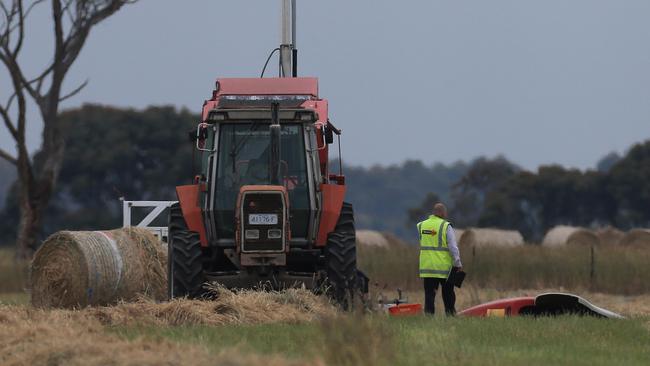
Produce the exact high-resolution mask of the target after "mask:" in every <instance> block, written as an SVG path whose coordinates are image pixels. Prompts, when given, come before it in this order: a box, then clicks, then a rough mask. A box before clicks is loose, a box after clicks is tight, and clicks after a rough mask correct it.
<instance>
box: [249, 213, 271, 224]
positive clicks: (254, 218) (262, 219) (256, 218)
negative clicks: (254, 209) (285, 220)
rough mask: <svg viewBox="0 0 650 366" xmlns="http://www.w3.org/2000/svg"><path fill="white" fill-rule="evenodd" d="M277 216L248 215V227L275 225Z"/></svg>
mask: <svg viewBox="0 0 650 366" xmlns="http://www.w3.org/2000/svg"><path fill="white" fill-rule="evenodd" d="M277 223H278V215H276V214H250V215H248V224H249V225H277Z"/></svg>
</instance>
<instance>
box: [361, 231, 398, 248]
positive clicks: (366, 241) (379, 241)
mask: <svg viewBox="0 0 650 366" xmlns="http://www.w3.org/2000/svg"><path fill="white" fill-rule="evenodd" d="M356 234H357V245H360V246H366V247H375V248H388V246H389V245H390V244H389V243H388V240H387V239H386V237H385V236H384V234H382V233H380V232H379V231H374V230H357V232H356Z"/></svg>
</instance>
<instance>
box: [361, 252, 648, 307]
mask: <svg viewBox="0 0 650 366" xmlns="http://www.w3.org/2000/svg"><path fill="white" fill-rule="evenodd" d="M357 256H358V261H359V264H358V266H359V267H360V268H361V269H362V270H364V271H365V272H366V274H367V275H368V277H369V278H370V279H371V281H372V283H373V285H374V287H375V288H380V289H382V288H386V289H394V288H398V287H399V288H402V289H409V290H418V289H419V288H420V281H419V279H418V275H417V271H418V248H417V246H412V245H406V244H404V243H401V242H399V241H396V240H393V241H392V243H391V245H390V246H388V247H385V248H374V247H359V249H358V255H357ZM461 258H462V261H463V268H464V270H465V272H467V278H466V281H467V285H469V286H475V287H477V288H491V289H496V290H499V291H506V290H519V289H537V288H539V289H548V288H555V289H564V290H567V291H568V290H570V291H590V292H603V293H611V294H621V295H637V294H646V293H650V280H649V279H650V265H648V264H649V263H650V248H626V247H615V246H600V247H596V248H594V251H593V259H592V252H591V248H590V247H561V248H549V247H542V246H537V245H524V246H521V247H516V248H501V247H484V248H471V247H470V248H461Z"/></svg>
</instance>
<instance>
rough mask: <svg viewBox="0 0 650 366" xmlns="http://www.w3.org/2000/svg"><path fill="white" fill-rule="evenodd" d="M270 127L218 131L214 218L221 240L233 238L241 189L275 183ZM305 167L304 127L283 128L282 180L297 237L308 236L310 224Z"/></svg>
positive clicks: (246, 125) (259, 125)
mask: <svg viewBox="0 0 650 366" xmlns="http://www.w3.org/2000/svg"><path fill="white" fill-rule="evenodd" d="M269 126H270V121H256V122H253V123H236V124H235V123H233V124H222V125H221V126H220V128H219V143H218V161H217V183H216V184H217V186H216V197H215V200H216V201H215V214H216V221H217V231H218V233H217V234H218V236H219V237H220V238H233V237H234V228H235V225H234V217H235V205H236V202H237V195H238V193H239V188H240V187H241V186H244V185H268V184H271V182H272V177H271V171H272V169H271V135H270V129H269ZM306 164H307V162H306V153H305V145H304V135H303V127H302V125H300V124H281V134H280V178H281V183H282V184H283V185H284V186H285V188H286V189H287V191H288V192H289V201H290V209H291V213H290V214H291V216H292V218H291V230H292V233H293V236H295V237H299V236H301V235H299V234H300V233H302V232H304V235H306V233H307V224H308V220H309V187H308V182H307V165H306ZM304 212H306V215H304V214H303V213H304ZM302 216H305V217H304V218H302ZM303 226H304V228H303Z"/></svg>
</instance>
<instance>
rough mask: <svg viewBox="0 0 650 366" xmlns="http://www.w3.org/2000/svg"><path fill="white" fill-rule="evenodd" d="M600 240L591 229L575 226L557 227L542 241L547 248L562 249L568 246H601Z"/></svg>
mask: <svg viewBox="0 0 650 366" xmlns="http://www.w3.org/2000/svg"><path fill="white" fill-rule="evenodd" d="M599 244H600V238H599V237H598V235H596V233H595V232H593V231H592V230H589V229H585V228H581V227H574V226H563V225H560V226H556V227H554V228H553V229H551V230H549V231H548V232H547V233H546V235H545V236H544V240H542V245H543V246H547V247H562V246H566V245H583V246H592V245H599Z"/></svg>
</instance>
